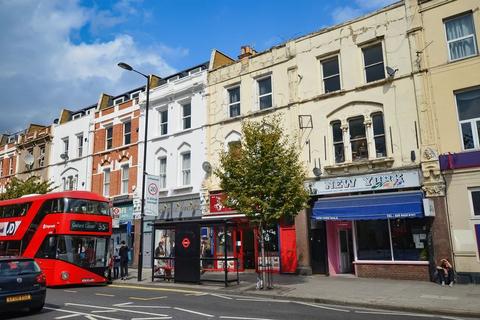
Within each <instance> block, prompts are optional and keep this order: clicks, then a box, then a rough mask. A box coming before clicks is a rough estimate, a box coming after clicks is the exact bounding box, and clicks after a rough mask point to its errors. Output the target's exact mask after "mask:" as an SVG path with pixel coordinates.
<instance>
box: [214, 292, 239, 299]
mask: <svg viewBox="0 0 480 320" xmlns="http://www.w3.org/2000/svg"><path fill="white" fill-rule="evenodd" d="M210 295H211V296H214V297H218V298H222V299H227V300H232V299H233V298H230V297H227V296H224V295H221V294H216V293H210Z"/></svg>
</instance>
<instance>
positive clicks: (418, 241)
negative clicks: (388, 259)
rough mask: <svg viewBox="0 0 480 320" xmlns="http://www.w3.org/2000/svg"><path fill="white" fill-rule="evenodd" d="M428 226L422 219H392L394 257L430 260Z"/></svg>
mask: <svg viewBox="0 0 480 320" xmlns="http://www.w3.org/2000/svg"><path fill="white" fill-rule="evenodd" d="M426 228H427V227H426V225H425V222H424V220H422V219H395V220H390V230H391V233H392V248H393V259H394V260H402V261H422V260H423V261H425V260H428V246H427V245H426V242H427V231H426Z"/></svg>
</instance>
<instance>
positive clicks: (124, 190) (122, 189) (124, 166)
mask: <svg viewBox="0 0 480 320" xmlns="http://www.w3.org/2000/svg"><path fill="white" fill-rule="evenodd" d="M120 172H121V174H120V193H121V194H128V193H129V183H130V166H129V164H128V163H126V164H122V165H121V166H120ZM125 172H126V177H125ZM125 184H126V185H125ZM125 187H126V188H125Z"/></svg>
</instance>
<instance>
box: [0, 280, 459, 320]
mask: <svg viewBox="0 0 480 320" xmlns="http://www.w3.org/2000/svg"><path fill="white" fill-rule="evenodd" d="M0 318H1V319H13V318H15V319H25V320H27V319H28V320H30V319H38V320H39V319H89V320H97V319H98V320H120V319H130V320H154V319H159V320H160V319H230V320H292V319H322V320H323V319H325V320H330V319H331V320H340V319H342V320H344V319H358V320H373V319H382V320H397V319H409V320H414V319H415V320H419V319H422V320H425V319H451V320H460V319H467V318H461V317H452V316H439V315H429V314H416V313H409V312H399V311H388V310H375V309H365V308H357V307H346V306H334V305H325V304H317V303H307V302H298V301H289V300H276V299H275V300H272V299H267V298H259V297H251V296H248V295H230V294H223V293H222V294H217V293H212V292H209V291H202V290H200V289H199V290H190V289H177V288H152V287H142V286H129V285H111V286H97V287H80V288H57V289H48V292H47V303H46V305H45V308H44V310H43V311H42V312H40V313H38V314H25V313H17V314H9V315H6V314H4V315H3V316H2V317H0Z"/></svg>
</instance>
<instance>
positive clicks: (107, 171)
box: [102, 168, 112, 197]
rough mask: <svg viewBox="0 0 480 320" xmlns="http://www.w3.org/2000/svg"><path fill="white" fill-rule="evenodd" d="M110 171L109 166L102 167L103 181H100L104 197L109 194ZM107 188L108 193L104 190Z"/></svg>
mask: <svg viewBox="0 0 480 320" xmlns="http://www.w3.org/2000/svg"><path fill="white" fill-rule="evenodd" d="M111 173H112V171H111V170H110V168H105V169H103V183H102V187H103V190H102V194H103V196H104V197H109V196H110V183H111ZM107 177H108V179H107ZM107 180H108V181H107ZM107 187H108V188H107ZM107 190H108V193H107V192H105V191H107Z"/></svg>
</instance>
